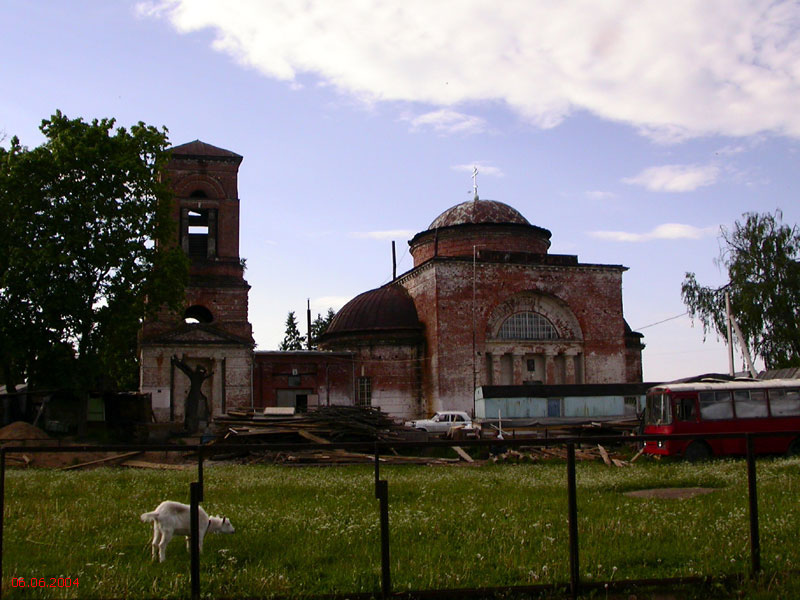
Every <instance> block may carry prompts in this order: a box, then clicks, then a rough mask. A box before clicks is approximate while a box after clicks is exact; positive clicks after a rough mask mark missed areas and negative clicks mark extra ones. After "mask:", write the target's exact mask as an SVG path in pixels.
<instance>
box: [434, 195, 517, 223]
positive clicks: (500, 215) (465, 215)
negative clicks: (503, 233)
mask: <svg viewBox="0 0 800 600" xmlns="http://www.w3.org/2000/svg"><path fill="white" fill-rule="evenodd" d="M490 223H491V224H500V223H514V224H517V225H530V223H529V222H528V219H526V218H525V217H523V216H522V214H521V213H520V212H519V211H518V210H516V209H515V208H512V207H510V206H509V205H508V204H504V203H503V202H498V201H496V200H479V199H478V200H468V201H467V202H462V203H461V204H456V205H455V206H452V207H450V208H448V209H447V210H446V211H444V212H443V213H442V214H440V215H439V216H438V217H436V218H435V219H434V220H433V222H432V223H431V224H430V226H429V227H428V229H429V230H430V229H439V228H440V227H452V226H453V225H479V224H490Z"/></svg>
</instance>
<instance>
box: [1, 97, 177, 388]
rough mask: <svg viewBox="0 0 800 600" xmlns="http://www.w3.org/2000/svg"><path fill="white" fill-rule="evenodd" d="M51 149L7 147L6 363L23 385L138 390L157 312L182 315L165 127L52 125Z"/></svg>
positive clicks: (8, 379)
mask: <svg viewBox="0 0 800 600" xmlns="http://www.w3.org/2000/svg"><path fill="white" fill-rule="evenodd" d="M40 130H41V132H42V133H43V134H44V136H45V138H46V141H45V143H43V144H42V145H41V146H38V147H36V148H33V149H28V148H26V147H23V146H21V145H20V143H19V140H18V139H17V138H16V137H15V138H12V139H11V141H10V147H9V148H8V149H7V150H6V149H4V148H0V366H1V367H2V378H3V380H4V381H5V383H6V384H7V385H8V386H9V388H10V389H14V386H15V384H18V383H19V382H20V381H22V379H23V378H24V377H26V376H27V377H28V379H29V380H30V382H31V383H33V384H35V385H39V386H48V387H49V386H56V387H61V388H64V387H71V388H73V389H75V390H77V391H83V392H86V391H88V390H91V389H113V388H117V387H128V386H132V385H135V381H136V379H135V376H136V335H137V332H138V330H139V327H140V324H141V320H142V318H143V317H144V315H145V314H146V312H147V311H148V310H155V309H156V308H157V307H158V306H161V305H164V304H166V305H168V306H171V307H173V308H175V309H177V308H179V307H180V304H181V302H182V300H183V297H184V285H185V282H186V277H187V262H186V258H185V256H184V255H183V253H182V252H181V251H180V249H179V248H178V247H177V245H175V244H174V243H173V239H172V236H174V235H175V231H174V229H175V228H174V227H173V224H172V220H171V195H170V192H169V187H168V185H167V182H166V181H165V179H164V177H163V170H164V167H165V166H166V161H167V160H168V158H169V155H168V150H167V148H168V140H167V131H166V129H164V128H162V129H157V128H155V127H151V126H148V125H145V124H144V123H141V122H140V123H138V124H137V125H134V126H132V127H131V128H130V129H125V128H122V127H120V128H116V129H115V121H114V119H102V120H94V121H92V122H91V123H87V122H84V121H83V120H82V119H69V118H67V116H65V115H63V114H62V113H61V112H56V114H54V115H53V116H52V117H51V118H50V119H47V120H44V121H42V124H41V127H40Z"/></svg>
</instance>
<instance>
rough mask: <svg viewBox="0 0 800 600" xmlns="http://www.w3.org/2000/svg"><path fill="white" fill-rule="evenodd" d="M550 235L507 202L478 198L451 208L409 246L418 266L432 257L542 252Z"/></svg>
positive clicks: (413, 239) (547, 243)
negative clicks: (532, 223)
mask: <svg viewBox="0 0 800 600" xmlns="http://www.w3.org/2000/svg"><path fill="white" fill-rule="evenodd" d="M551 235H552V234H551V233H550V232H549V231H548V230H547V229H544V228H542V227H537V226H536V225H531V224H530V222H529V221H528V219H526V218H525V217H523V216H522V213H520V212H519V211H518V210H517V209H515V208H512V207H511V206H509V205H508V204H504V203H503V202H498V201H497V200H480V199H478V198H477V197H476V198H475V199H474V200H468V201H467V202H462V203H461V204H456V205H455V206H452V207H450V208H448V209H447V210H446V211H444V212H443V213H442V214H440V215H439V216H438V217H436V218H435V219H434V220H433V222H432V223H431V224H430V226H429V227H428V229H426V230H425V231H422V232H420V233H418V234H417V235H415V236H414V237H413V238H412V239H411V240H410V241H409V242H408V245H409V246H410V249H409V251H410V252H411V256H413V257H414V266H415V267H418V266H419V265H421V264H423V263H424V262H427V261H428V260H431V259H433V258H470V259H472V258H474V256H476V255H477V254H478V253H487V252H488V253H492V252H494V253H497V252H500V253H503V254H507V253H517V254H520V253H521V254H526V255H543V254H547V250H548V249H549V248H550V236H551ZM478 249H480V252H478Z"/></svg>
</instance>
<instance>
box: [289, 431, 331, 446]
mask: <svg viewBox="0 0 800 600" xmlns="http://www.w3.org/2000/svg"><path fill="white" fill-rule="evenodd" d="M297 433H298V434H299V435H300V437H304V438H306V439H307V440H308V441H310V442H314V443H315V444H330V443H331V442H330V440H326V439H325V438H324V437H320V436H318V435H314V434H313V433H311V432H310V431H307V430H305V429H298V430H297Z"/></svg>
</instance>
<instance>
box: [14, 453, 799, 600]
mask: <svg viewBox="0 0 800 600" xmlns="http://www.w3.org/2000/svg"><path fill="white" fill-rule="evenodd" d="M577 472H578V518H579V537H580V547H581V554H580V565H581V568H580V572H581V577H582V579H584V580H586V581H591V580H595V581H597V580H609V579H613V580H618V579H640V578H656V577H673V576H685V575H699V574H707V575H712V574H713V575H719V574H736V573H747V572H748V570H749V564H750V562H749V561H750V554H749V552H750V550H749V537H748V536H749V533H748V532H749V529H748V527H749V525H748V514H747V477H746V466H745V463H744V461H742V460H728V461H714V462H710V463H707V464H701V465H690V464H684V463H666V462H662V463H656V462H650V461H647V460H642V461H641V462H638V463H636V465H635V466H634V467H633V468H609V467H606V466H605V465H603V464H600V463H579V464H578V470H577ZM381 476H382V478H385V479H387V480H388V481H389V511H390V526H391V565H392V583H393V588H394V589H395V590H404V589H431V588H440V587H442V588H457V587H483V586H502V585H525V584H534V583H561V582H564V583H565V582H567V581H568V580H569V560H568V545H567V544H568V532H567V512H566V507H567V494H566V467H565V465H564V464H563V463H554V464H525V465H486V466H482V467H448V466H437V467H425V466H383V467H381ZM195 477H196V473H195V472H194V471H186V472H179V471H139V470H132V469H127V470H126V469H115V468H102V469H97V470H94V471H82V472H81V471H68V472H63V471H53V470H44V469H42V470H38V469H29V470H16V469H11V470H8V471H7V472H6V488H5V489H6V507H5V525H4V546H3V549H4V550H3V593H4V596H5V597H8V598H22V597H25V598H29V597H38V598H53V597H60V598H73V597H81V598H98V597H130V598H138V597H165V598H180V597H188V596H189V553H188V552H187V551H186V548H185V546H184V543H183V540H182V539H179V538H176V539H174V540H173V541H172V543H171V544H170V545H169V547H168V549H167V560H166V562H165V563H163V564H159V563H151V561H150V539H151V537H152V527H151V526H150V524H145V523H142V522H141V521H140V520H139V515H140V514H141V513H142V512H145V511H149V510H153V509H154V508H155V507H156V505H158V503H159V502H161V501H162V500H165V499H171V500H179V501H183V502H188V498H189V483H190V482H191V481H193V480H194V479H195ZM758 478H759V513H760V522H761V547H762V565H763V567H764V569H765V571H766V572H767V573H783V572H786V571H790V570H793V569H797V568H799V567H800V545H798V544H797V539H798V537H800V512H798V510H797V501H798V492H800V459H797V458H795V459H765V460H760V461H759V462H758ZM205 486H206V488H205V502H204V503H203V506H204V508H205V509H206V510H207V512H208V513H209V514H212V515H214V514H216V515H220V516H223V515H224V516H227V517H229V518H230V519H231V521H232V522H233V524H234V526H235V527H236V534H235V535H233V536H225V535H210V536H209V537H207V538H206V540H205V547H204V550H203V555H202V558H201V579H202V590H203V594H204V595H206V594H208V595H211V596H214V597H216V596H227V597H235V596H243V597H244V596H248V597H250V596H267V597H268V596H270V595H273V594H275V595H288V594H298V595H305V594H321V593H347V592H372V591H378V590H379V589H380V537H379V536H380V529H379V521H378V502H377V500H376V499H375V497H374V474H373V471H372V469H371V468H370V467H369V466H363V467H361V466H359V467H326V468H314V467H308V468H288V467H273V466H210V467H207V469H206V471H205ZM662 487H711V488H714V491H713V492H712V493H710V494H707V495H702V496H696V497H693V498H686V499H657V498H637V497H630V496H626V495H625V492H627V491H631V490H638V489H644V488H662ZM12 577H21V578H24V580H25V581H26V582H27V583H29V582H30V580H31V579H32V578H37V579H39V578H44V579H45V582H46V583H49V582H50V581H51V578H62V581H63V579H64V578H71V579H72V580H73V581H74V580H75V579H77V580H78V585H77V586H75V585H72V586H71V587H69V588H67V587H61V588H58V587H56V588H47V589H41V588H37V589H33V588H31V587H26V588H24V589H23V588H15V587H13V586H12V579H11V578H12ZM744 585H745V589H744V592H745V593H746V595H747V597H754V598H759V597H763V598H775V597H786V598H789V597H799V596H800V584H798V583H797V582H796V581H794V578H792V577H791V576H779V577H778V578H777V579H771V578H765V579H764V580H762V581H761V582H759V583H757V584H752V583H746V584H744ZM708 593H709V590H705V591H704V592H703V595H707V594H708ZM715 593H718V594H720V595H725V594H727V593H729V592H727V591H724V590H717V591H716V592H715ZM602 596H603V597H604V594H603V595H602ZM622 597H627V596H622Z"/></svg>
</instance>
